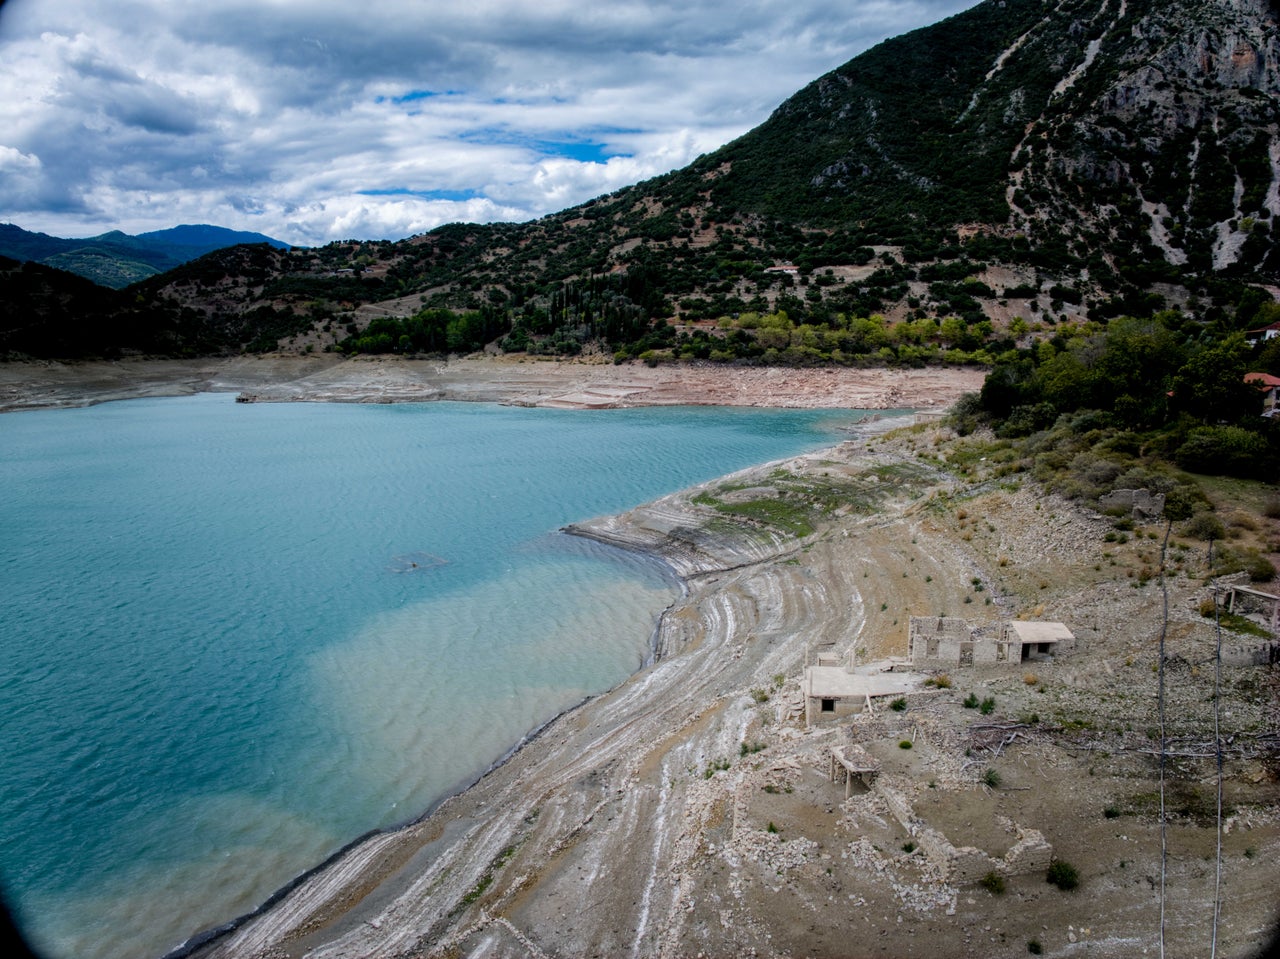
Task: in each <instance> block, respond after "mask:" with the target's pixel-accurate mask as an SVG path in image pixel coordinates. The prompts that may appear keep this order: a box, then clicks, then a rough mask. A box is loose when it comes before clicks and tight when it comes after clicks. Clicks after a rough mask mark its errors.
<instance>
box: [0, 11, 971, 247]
mask: <svg viewBox="0 0 1280 959" xmlns="http://www.w3.org/2000/svg"><path fill="white" fill-rule="evenodd" d="M970 2H971V0H914V2H890V0H849V2H848V3H846V4H844V7H843V9H841V10H839V11H838V12H837V11H834V10H833V8H832V6H831V5H830V4H829V3H825V2H820V0H743V2H742V3H740V4H738V5H736V6H735V7H734V8H733V11H732V15H729V14H727V13H726V11H725V9H724V7H723V6H722V5H721V4H720V3H717V2H711V0H686V2H679V3H677V2H675V0H619V2H616V3H610V4H587V3H585V2H582V0H472V2H469V3H467V4H456V3H447V2H444V0H432V2H422V0H362V2H361V3H358V4H352V3H348V2H346V0H252V2H250V0H228V2H224V3H221V4H199V5H197V4H188V3H170V2H166V0H9V2H8V3H7V4H5V6H4V8H3V11H2V12H0V42H3V44H4V56H3V57H2V58H0V84H2V85H3V88H4V89H6V90H7V91H10V94H9V95H8V96H6V97H5V98H3V99H2V101H0V174H3V181H0V219H7V220H11V221H13V222H16V223H18V224H19V225H21V226H24V227H27V228H28V229H39V230H43V231H45V232H51V233H58V234H61V235H70V236H76V235H81V236H82V235H86V234H90V233H96V232H102V231H104V230H107V229H116V228H119V229H124V230H126V231H128V232H141V231H144V230H150V229H159V228H163V227H166V226H171V225H174V224H176V223H180V222H209V223H217V224H220V225H224V226H229V227H234V228H237V229H251V230H259V231H261V232H264V233H268V234H270V235H272V236H276V237H279V238H280V239H284V240H288V241H291V242H295V243H320V242H324V241H326V240H329V239H336V238H345V237H400V236H405V235H409V234H412V233H416V232H422V231H424V230H428V229H431V228H432V227H434V226H437V225H439V224H440V223H444V222H449V221H453V220H479V221H491V220H519V219H528V218H531V217H535V216H540V215H543V214H545V213H549V212H554V211H555V210H559V209H563V208H564V207H566V206H570V205H573V204H574V203H578V202H582V201H583V200H586V199H589V198H590V197H592V196H597V195H599V194H601V193H605V192H609V191H612V190H615V189H617V188H619V187H621V186H625V185H627V184H629V183H633V182H635V181H637V180H640V179H644V178H646V177H650V176H654V175H656V174H659V173H663V172H666V171H668V170H671V169H674V168H677V167H679V166H682V165H684V164H685V163H687V162H689V161H690V160H691V159H693V158H694V157H696V156H697V155H698V154H699V153H703V152H707V151H709V150H712V149H715V148H716V147H718V146H720V145H722V144H723V143H725V142H727V141H728V140H730V139H732V138H733V137H735V136H737V135H739V134H741V133H743V132H745V131H746V130H748V129H750V128H751V127H753V126H755V125H756V124H758V123H760V122H762V121H763V120H764V119H765V118H766V117H767V116H768V115H769V113H770V112H772V110H773V109H774V108H775V107H776V106H777V105H778V104H779V103H780V102H781V101H782V100H784V99H785V98H786V97H788V96H789V95H791V94H792V93H794V92H795V91H796V90H798V89H800V88H801V87H803V86H804V85H805V84H806V83H808V82H809V81H811V80H813V79H815V78H816V77H818V76H819V75H821V74H822V73H824V72H826V71H827V70H830V69H832V68H834V67H835V66H838V65H839V64H840V63H843V62H844V61H845V60H847V59H849V58H850V57H852V56H854V55H855V54H856V53H858V52H860V51H861V50H863V49H865V48H867V47H868V46H870V45H872V44H873V43H875V42H877V41H879V40H881V39H883V38H884V37H887V36H891V35H894V34H897V33H901V32H903V31H905V30H907V29H911V28H913V27H916V26H921V25H923V24H925V23H927V22H930V21H933V20H936V19H939V18H941V17H943V16H946V15H949V14H951V13H955V12H957V11H959V10H960V9H963V8H964V7H965V6H968V5H969V4H970Z"/></svg>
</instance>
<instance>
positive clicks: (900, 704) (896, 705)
mask: <svg viewBox="0 0 1280 959" xmlns="http://www.w3.org/2000/svg"><path fill="white" fill-rule="evenodd" d="M889 708H890V709H892V710H893V711H894V712H895V713H900V712H902V711H903V710H904V709H906V708H907V701H906V699H904V698H903V697H902V696H899V697H898V698H897V699H895V700H894V701H893V702H891V703H890V704H889Z"/></svg>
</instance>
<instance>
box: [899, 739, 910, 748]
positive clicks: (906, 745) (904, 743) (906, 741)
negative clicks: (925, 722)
mask: <svg viewBox="0 0 1280 959" xmlns="http://www.w3.org/2000/svg"><path fill="white" fill-rule="evenodd" d="M898 748H899V749H910V748H911V740H910V739H904V740H902V741H901V742H899V743H898Z"/></svg>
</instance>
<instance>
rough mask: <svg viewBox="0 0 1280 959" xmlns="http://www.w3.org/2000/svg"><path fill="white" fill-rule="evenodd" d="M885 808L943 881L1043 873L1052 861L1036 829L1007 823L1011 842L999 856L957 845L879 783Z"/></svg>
mask: <svg viewBox="0 0 1280 959" xmlns="http://www.w3.org/2000/svg"><path fill="white" fill-rule="evenodd" d="M877 789H878V791H879V793H880V795H881V796H882V797H883V798H884V800H885V805H886V806H888V808H889V811H890V812H891V813H892V814H893V817H894V818H895V819H897V820H898V822H899V823H900V824H901V826H902V828H903V829H905V830H906V831H907V832H908V834H910V836H911V837H912V839H914V840H915V842H916V844H917V845H918V846H919V847H920V849H921V850H922V851H923V852H924V854H925V856H927V857H928V858H929V860H930V862H932V863H933V865H934V866H936V867H937V869H938V871H939V872H940V873H941V874H942V876H943V879H944V880H945V881H946V882H950V883H955V884H957V885H962V884H964V883H971V882H980V881H981V880H982V879H983V878H985V877H986V876H988V875H990V874H992V873H994V874H996V875H999V876H1025V875H1029V874H1032V873H1037V872H1043V871H1044V870H1046V869H1048V868H1049V863H1050V862H1051V861H1052V860H1053V846H1052V844H1050V842H1049V841H1048V840H1047V839H1045V838H1044V834H1043V833H1042V832H1040V831H1039V830H1038V829H1027V828H1024V827H1022V826H1018V825H1017V824H1011V825H1012V827H1013V830H1014V837H1015V838H1014V841H1013V843H1012V844H1011V845H1010V846H1009V848H1008V850H1007V851H1006V852H1005V854H1004V855H1003V856H992V855H989V854H988V853H986V852H984V851H983V850H981V849H979V848H977V847H976V846H957V845H955V844H954V843H952V842H951V840H949V839H948V838H947V837H946V835H944V834H943V833H942V832H941V831H939V830H937V829H934V828H933V827H932V826H930V825H928V824H927V823H925V822H924V821H922V820H921V819H919V818H917V817H916V815H915V811H914V809H913V808H912V806H911V803H910V802H909V801H908V800H907V798H906V797H905V796H903V795H902V794H901V793H899V792H897V791H896V790H894V789H891V788H888V787H886V786H885V785H884V784H883V783H881V784H879V785H878V787H877Z"/></svg>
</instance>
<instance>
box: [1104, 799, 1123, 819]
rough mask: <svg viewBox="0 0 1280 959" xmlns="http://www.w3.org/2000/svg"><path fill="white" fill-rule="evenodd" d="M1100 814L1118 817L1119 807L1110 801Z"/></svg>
mask: <svg viewBox="0 0 1280 959" xmlns="http://www.w3.org/2000/svg"><path fill="white" fill-rule="evenodd" d="M1102 815H1104V816H1106V817H1107V818H1108V819H1118V818H1119V816H1120V807H1119V806H1117V805H1115V804H1114V803H1112V804H1111V805H1110V806H1108V807H1107V808H1106V809H1104V810H1102Z"/></svg>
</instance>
